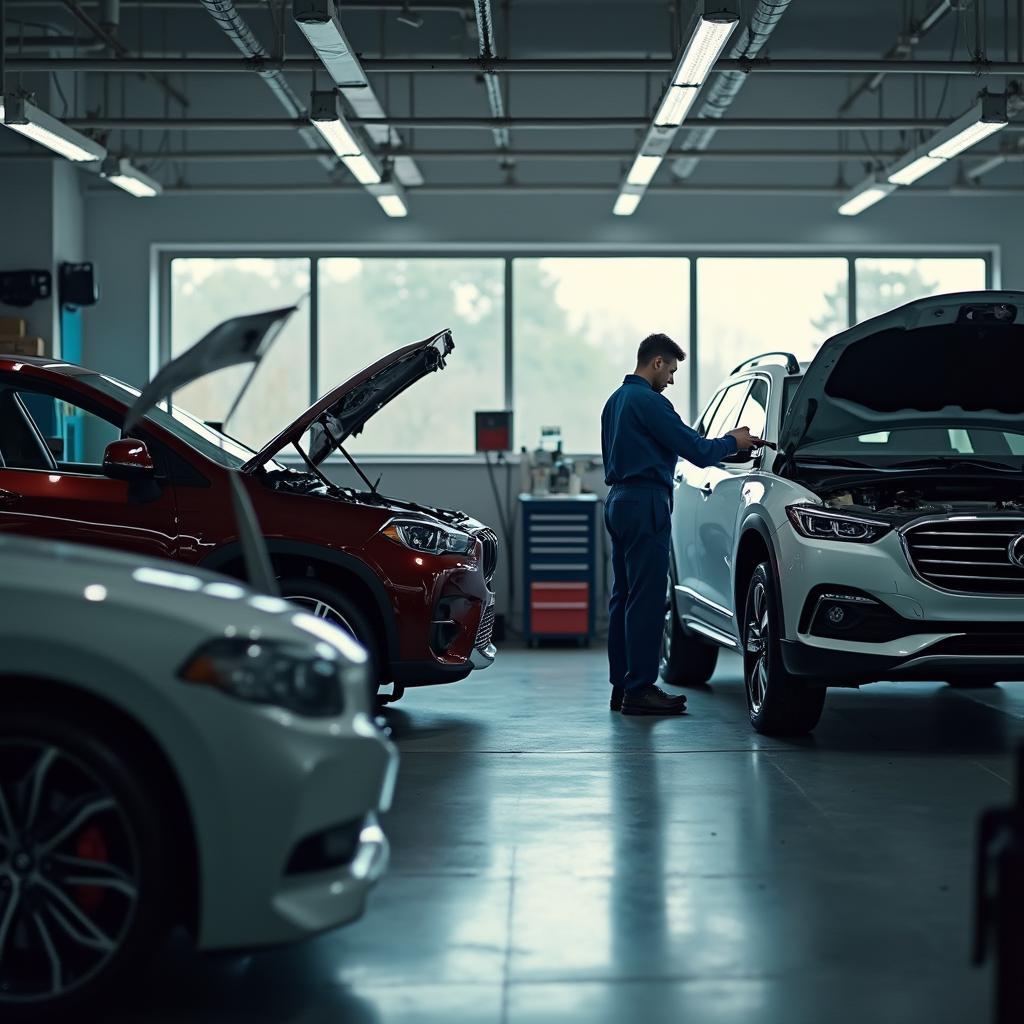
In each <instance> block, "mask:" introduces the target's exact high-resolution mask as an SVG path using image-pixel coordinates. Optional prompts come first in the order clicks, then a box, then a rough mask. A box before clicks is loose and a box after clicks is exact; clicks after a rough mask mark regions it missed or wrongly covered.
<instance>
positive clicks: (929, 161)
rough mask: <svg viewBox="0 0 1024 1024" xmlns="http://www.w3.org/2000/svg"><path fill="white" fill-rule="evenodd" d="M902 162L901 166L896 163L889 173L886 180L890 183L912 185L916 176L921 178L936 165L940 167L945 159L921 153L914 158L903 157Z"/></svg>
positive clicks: (916, 178)
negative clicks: (894, 168)
mask: <svg viewBox="0 0 1024 1024" xmlns="http://www.w3.org/2000/svg"><path fill="white" fill-rule="evenodd" d="M907 160H909V163H907V162H906V161H907ZM903 162H904V166H903V167H900V166H898V165H897V168H896V170H894V171H891V172H890V173H889V175H888V181H889V183H890V184H892V185H913V184H914V182H915V181H917V180H918V178H923V177H924V176H925V175H926V174H930V173H931V172H932V171H934V170H935V169H936V168H937V167H941V166H942V165H943V164H944V163H945V162H946V161H945V160H940V159H939V158H938V157H934V156H929V155H928V154H927V153H923V154H922V155H921V156H919V157H916V158H914V159H910V158H908V157H904V158H903Z"/></svg>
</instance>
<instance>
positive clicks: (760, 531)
mask: <svg viewBox="0 0 1024 1024" xmlns="http://www.w3.org/2000/svg"><path fill="white" fill-rule="evenodd" d="M751 532H753V533H756V534H757V535H758V536H759V537H760V538H761V540H762V541H763V542H764V545H765V547H766V548H767V549H768V560H769V562H770V563H771V567H772V582H773V584H774V589H775V606H776V608H777V610H778V614H779V626H780V632H781V634H782V635H783V636H785V630H786V625H785V608H784V607H783V604H782V592H781V589H780V587H779V579H780V576H779V556H778V552H777V551H776V550H775V542H774V540H773V536H772V534H773V530H772V527H771V525H770V524H769V521H768V518H767V516H766V514H765V512H764V511H763V510H762V509H760V508H753V509H748V510H746V511H745V512H744V513H743V516H742V518H741V520H740V525H739V529H737V531H736V546H735V548H734V550H733V555H732V591H733V594H735V595H736V597H737V600H736V602H735V604H736V607H735V609H734V611H735V615H736V618H735V620H734V621H735V623H736V632H737V638H738V639H740V640H742V637H741V636H740V633H741V632H742V624H741V619H742V616H743V609H742V607H741V601H742V596H741V595H739V594H737V591H736V584H737V579H736V573H737V571H738V567H739V564H740V563H739V555H740V551H741V549H742V547H743V540H744V537H746V536H747V535H749V534H750V533H751Z"/></svg>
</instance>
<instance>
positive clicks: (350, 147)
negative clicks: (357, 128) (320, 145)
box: [313, 120, 362, 157]
mask: <svg viewBox="0 0 1024 1024" xmlns="http://www.w3.org/2000/svg"><path fill="white" fill-rule="evenodd" d="M313 127H314V128H315V129H316V130H317V131H318V132H319V133H320V134H321V135H322V136H323V137H324V141H325V142H326V143H327V145H328V146H330V147H331V149H333V150H334V152H335V153H337V154H338V156H340V157H346V156H359V154H360V153H361V152H362V149H361V148H360V146H359V143H358V142H356V140H355V139H354V138H352V133H351V132H350V131H349V130H348V128H346V127H345V125H344V124H342V122H341V121H340V120H338V121H314V122H313Z"/></svg>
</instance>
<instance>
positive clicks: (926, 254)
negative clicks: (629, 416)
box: [149, 243, 1000, 465]
mask: <svg viewBox="0 0 1024 1024" xmlns="http://www.w3.org/2000/svg"><path fill="white" fill-rule="evenodd" d="M339 256H341V257H351V258H363V259H374V258H378V259H379V258H393V259H416V258H429V259H443V258H452V259H467V258H473V257H477V258H480V259H502V260H503V261H504V264H505V275H504V276H505V293H504V301H505V323H504V334H505V337H504V346H503V353H504V382H505V386H504V395H505V405H506V408H508V409H511V410H513V413H514V410H515V407H516V406H515V394H514V383H513V382H514V372H513V369H514V360H515V345H514V326H515V325H514V323H513V312H514V303H515V296H514V287H515V286H514V283H513V272H512V271H513V261H514V260H516V259H519V258H525V259H542V258H545V257H554V258H570V259H571V258H580V259H593V258H595V257H607V258H610V259H618V258H624V257H638V258H643V257H647V258H649V257H657V256H663V257H669V258H676V259H678V258H684V259H688V260H689V261H690V262H689V270H688V274H687V275H685V280H683V281H681V284H682V285H684V286H686V287H688V288H689V290H690V338H689V346H688V352H687V360H688V361H689V363H690V366H689V369H690V373H689V379H688V381H686V383H687V385H688V391H689V396H688V397H689V402H688V405H689V408H690V409H691V410H694V409H697V408H699V393H698V383H697V368H698V366H699V358H700V337H699V327H698V324H699V302H700V296H699V294H698V289H697V287H696V285H697V269H698V261H699V260H700V259H701V258H715V259H720V258H723V257H732V258H736V259H756V258H766V259H779V258H791V259H808V258H821V259H827V258H833V259H835V258H840V259H845V260H846V263H847V327H852V326H853V325H854V324H856V323H857V281H856V261H857V260H858V259H889V258H893V259H980V260H982V261H983V262H984V265H985V288H986V289H992V288H997V287H999V284H1000V247H999V246H998V245H984V244H964V245H957V244H951V245H936V246H929V245H913V246H902V245H884V244H883V245H859V246H858V245H851V246H835V245H826V246H820V247H819V246H815V245H813V244H811V245H748V246H742V245H741V246H735V245H728V244H723V245H720V246H716V245H703V246H694V247H687V246H677V245H635V246H622V245H590V246H588V245H579V244H564V243H552V244H549V245H538V244H532V243H527V244H523V243H505V244H501V243H487V244H472V243H438V244H435V245H432V246H423V245H413V246H404V247H403V246H400V245H393V244H390V243H381V244H379V245H374V244H364V245H354V246H346V245H337V246H331V245H324V244H317V245H306V244H302V243H294V244H293V243H285V244H274V243H270V244H266V245H261V244H255V245H241V246H240V245H231V244H220V243H207V244H200V245H196V244H187V243H181V244H177V243H175V244H167V243H157V244H154V245H152V246H151V247H150V270H151V278H150V281H151V288H150V332H149V351H150V360H149V361H150V367H149V369H150V376H152V374H153V373H155V372H156V370H157V369H159V367H160V366H162V365H163V363H164V362H166V361H167V358H168V355H169V352H170V338H171V320H172V316H173V311H172V309H171V301H170V299H171V264H172V262H173V260H175V259H187V258H209V259H217V258H224V259H239V258H255V259H295V258H298V257H302V258H307V259H309V261H310V295H309V303H310V305H309V346H310V353H309V356H310V359H309V366H310V381H309V395H308V397H309V403H308V404H310V405H311V404H312V403H313V402H314V401H315V400H316V398H317V397H318V394H319V392H318V388H319V380H318V374H319V366H318V358H317V343H318V338H317V332H318V321H319V261H320V260H321V259H327V258H335V257H339ZM400 343H401V340H400V339H399V340H397V341H396V346H397V345H398V344H400ZM628 369H630V368H629V367H627V368H626V370H628ZM713 400H714V399H712V401H713ZM471 411H472V410H467V415H468V414H469V412H471ZM705 412H706V410H705ZM595 415H596V413H595ZM570 454H572V455H578V456H581V457H586V456H592V457H593V456H596V455H597V453H594V452H571V453H570ZM338 459H339V457H338V456H332V457H331V458H330V459H329V460H328V461H329V462H334V461H337V460H338ZM484 460H485V456H484V455H481V454H476V453H466V454H462V455H456V454H448V455H441V454H437V455H427V454H418V455H401V454H391V453H381V454H374V453H366V454H361V455H360V461H361V462H362V463H364V464H381V465H387V464H401V463H406V464H416V463H420V464H426V463H438V464H473V463H481V464H482V463H483V462H484ZM285 461H288V459H287V458H286V460H285ZM509 461H510V462H513V463H514V462H518V455H517V454H515V453H512V455H511V456H510V457H509Z"/></svg>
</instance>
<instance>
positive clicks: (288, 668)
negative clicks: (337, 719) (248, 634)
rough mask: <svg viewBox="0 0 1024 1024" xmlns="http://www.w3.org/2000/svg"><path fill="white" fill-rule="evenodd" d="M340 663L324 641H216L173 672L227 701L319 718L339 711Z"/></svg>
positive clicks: (243, 639)
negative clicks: (215, 691) (210, 688)
mask: <svg viewBox="0 0 1024 1024" xmlns="http://www.w3.org/2000/svg"><path fill="white" fill-rule="evenodd" d="M340 664H341V663H340V661H339V659H338V657H337V655H336V654H335V652H334V650H333V649H332V648H331V647H330V646H329V645H328V644H326V643H323V642H321V643H318V644H315V645H312V644H311V645H310V646H309V647H306V646H305V645H302V644H295V643H287V642H282V641H278V640H249V639H245V638H243V637H222V638H219V639H217V640H211V641H210V642H209V643H205V644H203V646H202V647H200V648H199V649H198V650H197V651H196V652H195V653H194V654H193V655H192V656H191V657H190V658H189V659H188V661H186V662H185V664H184V665H182V667H181V668H180V669H179V670H178V675H179V677H180V678H181V679H183V680H185V681H186V682H189V683H197V684H200V685H204V686H213V687H215V688H216V689H218V690H220V691H221V692H222V693H226V694H228V695H229V696H231V697H237V698H238V699H239V700H247V701H252V702H253V703H255V704H272V705H274V706H275V707H279V708H284V709H286V710H288V711H294V712H296V713H297V714H300V715H308V716H310V717H314V718H325V717H329V716H334V715H340V714H341V712H342V709H343V707H344V700H343V698H342V692H341V682H340V672H339V669H340Z"/></svg>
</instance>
